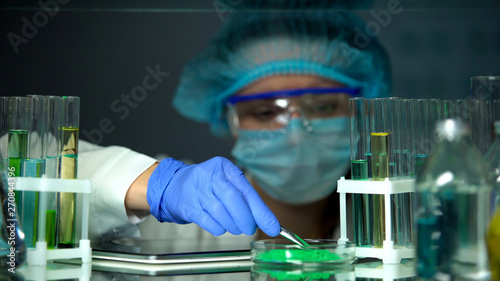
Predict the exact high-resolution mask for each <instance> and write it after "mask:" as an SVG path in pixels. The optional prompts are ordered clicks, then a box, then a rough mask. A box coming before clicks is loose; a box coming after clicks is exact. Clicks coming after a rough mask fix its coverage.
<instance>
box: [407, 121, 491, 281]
mask: <svg viewBox="0 0 500 281" xmlns="http://www.w3.org/2000/svg"><path fill="white" fill-rule="evenodd" d="M435 132H436V136H437V140H438V144H437V146H436V148H435V149H434V151H433V152H432V153H431V155H430V156H429V158H428V159H427V160H426V161H425V163H424V164H423V166H422V170H421V172H420V173H419V174H418V175H417V179H416V183H415V184H416V204H415V205H414V211H413V216H414V220H413V221H414V228H413V229H414V231H415V235H416V236H415V237H416V256H417V269H416V270H417V276H418V277H419V278H421V279H443V280H444V279H447V280H451V279H472V280H489V269H488V254H487V250H486V241H485V240H486V239H485V237H486V231H487V228H488V224H489V222H490V218H491V208H492V204H491V197H492V196H491V193H492V185H491V183H490V182H489V181H488V173H487V169H486V164H485V163H484V160H483V157H482V155H481V153H480V152H479V150H478V149H477V148H475V147H474V146H473V145H471V144H470V142H469V139H470V138H469V134H470V131H469V128H468V126H467V125H466V124H465V123H463V122H462V121H460V120H454V119H446V120H443V121H440V122H438V124H437V126H436V130H435Z"/></svg>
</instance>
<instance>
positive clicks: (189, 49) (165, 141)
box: [0, 1, 500, 162]
mask: <svg viewBox="0 0 500 281" xmlns="http://www.w3.org/2000/svg"><path fill="white" fill-rule="evenodd" d="M379 7H380V6H379ZM401 7H402V8H403V10H402V11H401V12H400V13H398V14H392V15H391V17H390V19H387V18H386V21H385V22H380V21H378V22H377V16H376V15H377V13H379V12H380V10H383V9H373V10H372V9H361V10H357V11H356V12H357V13H359V14H360V15H361V16H362V17H363V18H364V19H365V20H366V21H367V22H370V21H371V22H373V23H378V26H379V27H380V28H379V29H378V36H379V40H380V41H381V42H382V44H383V45H384V46H385V47H386V48H387V50H388V52H389V54H390V56H391V60H392V62H391V63H392V67H393V80H394V83H393V95H394V96H399V97H408V98H416V97H421V98H443V99H450V98H453V99H455V98H465V97H467V95H468V94H469V90H470V80H469V79H470V77H471V76H475V75H500V11H499V9H498V7H497V8H496V9H490V8H468V9H462V8H460V7H451V8H438V9H420V8H405V6H404V2H403V1H402V2H401ZM382 8H383V7H382ZM37 12H39V11H37V10H32V9H26V10H23V9H3V10H0V95H2V96H14V95H27V94H43V95H74V96H80V97H81V121H80V124H81V125H80V127H81V128H80V129H81V130H80V132H81V138H82V139H86V140H90V141H93V142H95V143H98V144H100V145H104V146H108V145H122V146H126V147H130V148H132V149H134V150H137V151H139V152H142V153H145V154H148V155H151V156H158V155H160V154H169V155H170V156H173V157H175V158H178V159H189V160H191V161H194V162H199V161H204V160H207V159H208V158H211V157H213V156H216V155H222V156H226V157H231V156H230V150H231V146H232V140H231V139H219V138H216V137H213V136H211V135H210V133H209V131H208V126H206V125H205V124H199V123H196V122H194V121H191V120H187V119H185V118H183V117H182V116H180V115H179V114H178V113H177V112H176V111H175V110H174V109H173V107H172V106H171V100H172V97H173V94H174V92H175V88H176V85H177V83H178V80H179V75H180V72H181V70H182V67H183V65H184V64H185V63H187V62H188V60H189V59H190V58H191V57H192V56H194V55H195V54H196V53H197V52H198V51H200V50H201V49H202V48H203V47H204V46H205V45H206V43H207V42H208V40H209V38H210V37H211V35H212V34H213V33H214V32H215V31H216V30H217V29H218V28H219V27H220V25H221V24H222V22H223V20H224V17H220V16H221V14H220V13H216V12H215V11H210V10H209V9H208V10H207V9H203V10H196V9H173V10H172V9H170V10H169V9H166V10H161V11H154V10H151V9H150V10H146V11H123V10H120V9H116V10H112V9H110V10H107V11H90V10H85V9H81V10H78V9H75V10H72V11H63V10H61V11H59V12H58V13H57V14H56V15H54V16H53V17H49V18H48V21H47V23H46V24H44V25H43V26H41V27H40V28H37V31H36V32H35V33H34V34H33V36H32V37H31V38H29V39H27V43H26V44H20V45H19V46H18V52H17V53H16V52H15V48H14V47H13V45H12V44H11V42H10V41H9V37H8V35H9V34H11V35H12V34H13V33H14V34H17V35H22V29H23V26H24V25H25V24H26V23H25V20H28V21H30V22H32V23H33V18H34V16H35V15H36V13H37ZM224 15H225V14H224ZM23 19H24V20H23ZM157 66H158V67H159V69H160V70H161V71H162V72H168V73H169V75H168V76H167V77H166V78H164V79H163V81H161V83H159V84H158V86H157V87H156V88H155V89H153V90H151V91H148V92H147V95H146V96H145V98H144V100H142V101H140V102H137V103H136V105H135V106H136V107H135V108H132V107H130V106H128V108H129V110H130V111H129V114H127V116H125V115H122V114H123V112H120V113H117V112H116V110H112V108H111V105H112V104H113V103H117V104H119V105H121V106H124V105H125V104H124V103H123V102H122V101H121V95H123V94H125V95H130V93H131V91H132V89H134V87H136V86H140V85H142V79H143V78H144V77H145V76H146V75H147V74H148V72H147V70H146V68H147V67H150V68H152V69H155V68H156V67H157ZM120 117H123V118H120ZM103 122H104V123H106V122H107V125H106V127H108V128H107V130H102V128H100V123H103ZM97 131H99V132H100V134H102V136H100V135H98V134H96V132H97Z"/></svg>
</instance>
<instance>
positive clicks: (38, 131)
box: [21, 95, 46, 248]
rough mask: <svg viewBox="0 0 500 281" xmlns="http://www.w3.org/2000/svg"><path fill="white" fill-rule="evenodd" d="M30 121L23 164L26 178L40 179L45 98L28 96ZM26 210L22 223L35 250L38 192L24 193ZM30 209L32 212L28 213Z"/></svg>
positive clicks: (42, 163) (43, 168)
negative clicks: (26, 150)
mask: <svg viewBox="0 0 500 281" xmlns="http://www.w3.org/2000/svg"><path fill="white" fill-rule="evenodd" d="M28 98H29V100H30V103H29V104H30V105H29V120H28V147H27V149H28V153H27V158H26V160H25V161H24V163H23V171H24V176H25V177H35V178H39V177H41V176H42V175H43V173H44V170H45V165H44V157H43V134H44V130H45V129H46V125H45V118H43V97H42V96H34V95H32V96H28ZM22 193H23V203H22V205H23V206H24V210H23V212H22V217H21V221H22V222H23V230H24V234H25V243H26V247H28V248H33V247H34V246H35V243H36V239H37V233H38V230H39V225H38V211H39V196H40V193H39V192H37V191H23V192H22ZM28 208H29V210H30V211H28Z"/></svg>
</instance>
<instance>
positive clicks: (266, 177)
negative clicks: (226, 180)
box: [232, 117, 350, 204]
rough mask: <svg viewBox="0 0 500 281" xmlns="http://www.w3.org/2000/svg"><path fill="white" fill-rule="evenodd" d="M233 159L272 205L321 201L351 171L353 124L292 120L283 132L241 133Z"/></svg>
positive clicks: (337, 120) (338, 120)
mask: <svg viewBox="0 0 500 281" xmlns="http://www.w3.org/2000/svg"><path fill="white" fill-rule="evenodd" d="M232 155H233V156H234V157H235V158H236V160H237V163H238V165H240V167H241V168H243V169H244V170H246V171H248V172H249V173H250V176H251V177H253V178H254V179H255V180H256V182H257V183H258V184H259V186H260V187H261V188H262V189H263V190H264V191H265V192H266V193H268V194H269V195H270V196H271V197H273V198H274V199H276V200H279V201H283V202H287V203H291V204H305V203H310V202H313V201H317V200H319V199H322V198H325V197H327V196H328V195H330V194H331V193H332V192H333V191H334V190H335V188H336V183H337V180H339V179H340V177H342V176H344V175H345V174H346V173H347V171H348V169H349V159H350V138H349V118H348V117H333V118H325V119H315V120H310V121H307V122H306V123H304V120H303V119H301V118H292V119H290V122H289V123H288V125H287V127H286V128H285V130H238V140H237V142H236V144H235V146H234V148H233V150H232Z"/></svg>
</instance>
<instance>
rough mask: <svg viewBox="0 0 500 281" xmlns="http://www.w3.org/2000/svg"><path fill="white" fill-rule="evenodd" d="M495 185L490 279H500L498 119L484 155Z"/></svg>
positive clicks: (499, 134)
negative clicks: (493, 135)
mask: <svg viewBox="0 0 500 281" xmlns="http://www.w3.org/2000/svg"><path fill="white" fill-rule="evenodd" d="M484 160H485V162H486V164H488V166H489V167H490V173H491V179H492V181H493V183H494V185H495V192H494V195H495V196H494V197H493V202H494V205H495V207H496V211H495V212H494V215H493V219H492V220H491V223H490V228H489V230H488V236H487V237H488V238H487V239H488V256H489V259H490V268H491V279H492V280H500V120H498V121H495V141H494V142H493V144H492V145H491V146H490V148H489V149H488V151H487V152H486V154H485V156H484Z"/></svg>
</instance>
